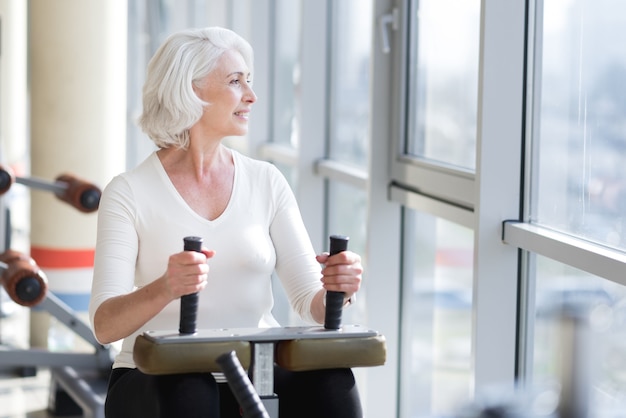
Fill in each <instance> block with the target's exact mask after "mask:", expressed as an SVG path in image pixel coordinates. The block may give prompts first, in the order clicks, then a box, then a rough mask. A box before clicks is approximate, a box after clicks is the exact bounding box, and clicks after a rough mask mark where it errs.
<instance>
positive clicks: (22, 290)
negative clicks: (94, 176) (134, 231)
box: [0, 165, 113, 418]
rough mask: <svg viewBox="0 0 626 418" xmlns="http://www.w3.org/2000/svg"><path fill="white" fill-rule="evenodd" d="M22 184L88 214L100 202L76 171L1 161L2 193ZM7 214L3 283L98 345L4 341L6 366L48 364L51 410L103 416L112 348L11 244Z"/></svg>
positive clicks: (0, 366) (14, 296)
mask: <svg viewBox="0 0 626 418" xmlns="http://www.w3.org/2000/svg"><path fill="white" fill-rule="evenodd" d="M16 183H18V184H23V185H25V186H28V187H32V188H36V189H40V190H45V191H51V192H53V193H54V194H55V196H56V197H57V198H59V199H60V200H62V201H63V202H65V203H68V204H69V205H71V206H72V207H74V208H76V209H78V210H79V211H81V212H85V213H87V212H94V211H96V210H97V209H98V205H99V202H100V196H101V192H100V189H99V188H98V187H97V186H95V185H93V184H91V183H89V182H87V181H85V180H82V179H80V178H78V177H76V176H74V175H71V174H63V175H60V176H59V177H57V178H56V179H55V181H53V182H49V181H45V180H42V179H37V178H29V177H19V176H16V175H15V174H14V173H13V171H12V170H10V169H9V168H7V167H4V166H1V165H0V196H2V195H4V194H5V193H6V192H7V191H8V190H9V189H10V188H11V187H12V186H13V184H16ZM6 213H7V219H8V220H7V222H5V228H6V231H5V251H4V252H3V253H1V254H0V285H1V286H0V287H1V288H3V289H4V290H5V291H6V294H8V296H9V298H10V299H11V300H12V301H13V302H15V303H17V304H18V305H21V306H24V307H28V308H35V307H36V308H37V309H42V310H44V311H47V312H48V313H49V314H50V315H51V316H53V317H54V318H56V319H57V321H58V322H60V323H61V324H63V325H65V326H66V327H67V328H68V329H69V330H70V331H71V332H73V333H75V334H76V335H78V336H79V337H80V338H82V339H83V340H85V341H86V342H87V343H88V344H89V346H90V347H93V352H73V351H67V352H62V351H50V350H47V349H40V348H26V349H19V348H15V347H8V346H3V347H2V350H1V351H0V370H2V371H7V372H15V371H21V375H22V376H31V375H33V374H34V373H36V371H37V368H39V367H47V368H49V369H50V375H51V388H50V397H49V398H50V405H49V408H50V410H52V411H53V412H55V413H58V414H66V413H69V412H76V413H78V414H82V416H83V417H86V418H92V417H93V418H103V417H104V400H105V396H106V385H107V382H108V376H109V374H110V371H111V366H112V364H113V353H112V349H111V347H110V346H108V345H107V346H105V345H101V344H100V343H98V342H97V341H96V340H95V338H94V336H93V333H92V331H91V328H90V327H89V325H88V324H87V323H86V322H85V321H84V320H83V319H82V318H81V317H80V316H79V315H78V314H77V312H75V311H74V310H73V309H72V308H71V307H70V306H68V305H67V304H65V303H64V302H63V301H62V300H61V299H59V298H58V297H57V296H56V295H55V294H54V293H53V292H52V291H50V289H49V288H48V280H47V278H46V275H45V273H44V272H43V271H42V270H41V269H40V268H39V267H38V266H37V263H36V261H35V260H33V259H32V258H30V257H29V256H27V255H25V254H22V253H20V252H18V251H15V250H12V249H11V225H10V212H9V211H8V209H7V212H6Z"/></svg>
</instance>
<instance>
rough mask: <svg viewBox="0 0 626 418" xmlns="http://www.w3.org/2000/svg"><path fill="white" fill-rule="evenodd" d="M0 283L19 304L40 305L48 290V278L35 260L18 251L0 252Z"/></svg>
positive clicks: (27, 305)
mask: <svg viewBox="0 0 626 418" xmlns="http://www.w3.org/2000/svg"><path fill="white" fill-rule="evenodd" d="M0 271H1V272H2V274H1V275H0V283H2V286H4V288H5V290H6V291H7V294H8V295H9V297H10V298H11V299H12V300H13V301H14V302H16V303H17V304H19V305H22V306H26V307H32V306H35V305H38V304H39V303H40V302H41V301H42V300H43V299H44V298H45V297H46V292H47V290H48V279H47V278H46V276H45V274H44V272H43V271H42V270H41V269H40V268H39V267H38V266H37V264H36V263H35V261H34V260H33V259H32V258H30V257H28V256H26V255H24V254H22V253H19V252H17V251H13V250H7V251H5V252H4V253H2V254H0Z"/></svg>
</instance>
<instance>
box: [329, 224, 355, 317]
mask: <svg viewBox="0 0 626 418" xmlns="http://www.w3.org/2000/svg"><path fill="white" fill-rule="evenodd" d="M349 239H350V238H349V237H347V236H345V235H331V236H330V250H329V252H330V255H335V254H337V253H340V252H342V251H346V250H347V249H348V240H349ZM344 296H345V294H344V293H343V292H333V291H328V292H326V316H325V317H324V328H326V329H339V328H341V313H342V308H343V298H344Z"/></svg>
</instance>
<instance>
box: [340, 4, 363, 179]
mask: <svg viewBox="0 0 626 418" xmlns="http://www.w3.org/2000/svg"><path fill="white" fill-rule="evenodd" d="M372 3H373V2H371V1H363V0H345V1H341V2H333V6H334V12H335V15H334V19H333V22H334V23H333V41H332V57H333V58H332V62H331V66H332V70H331V73H332V77H331V83H332V86H331V113H330V120H331V127H330V158H332V159H335V160H340V161H343V162H346V163H351V164H354V165H356V166H359V167H363V168H366V167H367V160H368V145H367V144H368V128H369V123H370V121H369V100H370V98H369V95H370V92H369V79H370V74H369V66H370V48H371V42H372V19H373V18H372Z"/></svg>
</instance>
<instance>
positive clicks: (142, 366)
mask: <svg viewBox="0 0 626 418" xmlns="http://www.w3.org/2000/svg"><path fill="white" fill-rule="evenodd" d="M344 248H345V247H344ZM181 304H182V301H181ZM342 304H343V295H341V303H340V304H339V307H340V308H341V305H342ZM327 306H328V304H327ZM185 309H186V308H185ZM181 311H183V308H182V307H181ZM194 316H195V312H194ZM339 317H340V316H339ZM181 320H182V318H181ZM193 322H194V323H195V318H194V319H193ZM194 331H195V332H191V333H189V332H185V333H182V332H175V331H146V332H144V333H143V334H140V335H139V336H138V337H137V338H136V340H135V346H134V349H133V358H134V361H135V364H136V365H137V367H138V368H139V370H141V371H142V372H143V373H146V374H172V373H193V372H205V373H206V372H221V371H222V369H221V367H220V364H219V361H218V359H220V358H221V356H222V355H224V354H225V353H231V352H232V353H233V355H235V356H236V357H237V358H238V360H239V361H240V364H241V366H242V367H243V368H245V369H248V370H249V372H250V374H251V375H252V383H253V386H254V389H255V390H256V392H257V394H258V396H259V397H260V399H261V400H262V402H263V404H264V407H265V409H266V410H267V412H268V414H269V416H270V417H272V418H276V417H278V397H277V395H276V394H275V393H274V388H273V387H274V364H275V363H276V364H278V365H279V366H281V367H283V368H285V369H287V370H291V371H305V370H318V369H331V368H353V367H371V366H381V365H384V364H385V361H386V341H385V338H384V336H382V335H380V334H379V333H378V332H376V331H373V330H369V329H367V328H363V327H361V326H358V325H344V326H341V325H340V324H338V326H337V327H336V329H329V328H326V327H321V326H313V327H303V326H299V327H275V328H231V329H200V330H194Z"/></svg>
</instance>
